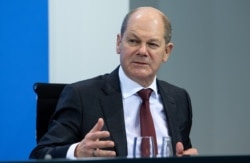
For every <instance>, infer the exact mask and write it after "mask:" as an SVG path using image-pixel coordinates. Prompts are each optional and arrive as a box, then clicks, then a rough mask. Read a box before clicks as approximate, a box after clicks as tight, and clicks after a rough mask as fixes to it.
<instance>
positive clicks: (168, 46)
mask: <svg viewBox="0 0 250 163" xmlns="http://www.w3.org/2000/svg"><path fill="white" fill-rule="evenodd" d="M173 48H174V44H173V43H171V42H169V43H167V44H166V47H165V54H164V56H163V62H167V60H168V58H169V56H170V54H171V52H172V50H173Z"/></svg>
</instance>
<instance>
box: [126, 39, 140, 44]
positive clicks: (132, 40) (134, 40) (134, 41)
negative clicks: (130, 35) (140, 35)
mask: <svg viewBox="0 0 250 163" xmlns="http://www.w3.org/2000/svg"><path fill="white" fill-rule="evenodd" d="M128 42H129V44H130V45H137V44H138V43H139V41H138V40H136V39H128Z"/></svg>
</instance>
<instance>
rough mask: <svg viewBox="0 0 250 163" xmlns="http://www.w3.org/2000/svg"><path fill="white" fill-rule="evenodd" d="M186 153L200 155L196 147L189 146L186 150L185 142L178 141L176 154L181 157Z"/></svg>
mask: <svg viewBox="0 0 250 163" xmlns="http://www.w3.org/2000/svg"><path fill="white" fill-rule="evenodd" d="M184 155H198V150H197V149H196V148H189V149H187V150H184V147H183V144H182V143H181V142H177V144H176V156H178V157H181V156H184Z"/></svg>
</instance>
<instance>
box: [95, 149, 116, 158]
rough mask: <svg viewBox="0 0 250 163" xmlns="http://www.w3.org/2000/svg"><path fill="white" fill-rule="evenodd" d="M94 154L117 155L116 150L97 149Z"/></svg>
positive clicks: (100, 155) (101, 155) (98, 155)
mask: <svg viewBox="0 0 250 163" xmlns="http://www.w3.org/2000/svg"><path fill="white" fill-rule="evenodd" d="M92 156H93V157H115V156H116V152H115V151H110V150H101V149H96V150H93V152H92Z"/></svg>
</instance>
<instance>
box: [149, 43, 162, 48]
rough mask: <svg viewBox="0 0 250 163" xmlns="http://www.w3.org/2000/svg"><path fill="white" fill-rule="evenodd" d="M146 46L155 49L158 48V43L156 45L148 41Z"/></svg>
mask: <svg viewBox="0 0 250 163" xmlns="http://www.w3.org/2000/svg"><path fill="white" fill-rule="evenodd" d="M148 46H149V47H150V48H152V49H156V48H158V47H159V45H158V44H156V43H152V42H150V43H148Z"/></svg>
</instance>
